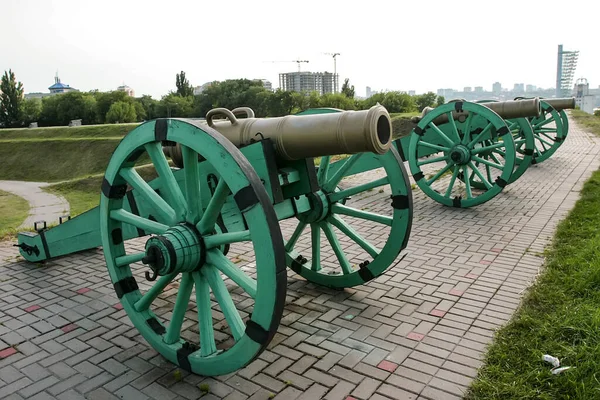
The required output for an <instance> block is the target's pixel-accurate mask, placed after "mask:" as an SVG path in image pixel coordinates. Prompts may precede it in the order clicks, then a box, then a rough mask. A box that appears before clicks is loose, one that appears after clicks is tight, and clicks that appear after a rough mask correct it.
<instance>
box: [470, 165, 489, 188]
mask: <svg viewBox="0 0 600 400" xmlns="http://www.w3.org/2000/svg"><path fill="white" fill-rule="evenodd" d="M469 167H471V169H472V170H473V173H474V174H475V175H477V176H478V177H479V179H481V182H483V184H484V185H485V187H486V188H488V189H491V188H492V184H491V183H490V182H488V180H487V179H485V177H484V176H483V174H482V173H481V171H479V169H478V168H477V167H476V166H474V165H473V162H471V161H469Z"/></svg>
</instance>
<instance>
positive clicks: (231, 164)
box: [99, 120, 286, 375]
mask: <svg viewBox="0 0 600 400" xmlns="http://www.w3.org/2000/svg"><path fill="white" fill-rule="evenodd" d="M155 124H156V122H155V121H151V122H147V123H145V124H142V125H140V126H139V127H138V128H136V129H135V130H134V131H132V132H131V133H130V134H129V135H127V136H126V137H125V138H124V139H123V141H122V142H121V143H120V144H119V146H118V147H117V149H116V150H115V152H114V154H113V156H112V157H111V160H110V162H109V165H108V167H107V170H106V174H105V179H106V180H107V181H108V182H109V184H111V185H113V186H114V185H120V184H124V183H125V182H127V181H126V178H131V176H130V175H128V174H127V173H124V174H123V173H122V172H123V171H124V170H125V171H126V170H127V169H128V168H131V165H130V164H131V163H130V162H129V161H128V160H129V159H130V158H131V156H132V154H133V153H134V152H135V151H136V150H137V149H140V148H146V149H148V148H150V149H156V148H157V147H156V144H157V143H160V142H158V141H157V140H156V139H155V133H154V131H155ZM166 139H167V140H169V141H173V142H176V143H180V144H181V145H182V146H183V149H184V154H186V152H187V153H188V156H186V157H185V158H184V163H185V160H187V162H188V163H191V164H192V165H191V166H190V165H189V164H188V165H184V167H187V168H195V167H196V165H197V163H198V161H197V160H198V156H197V155H198V154H199V155H200V156H201V157H203V158H204V159H205V160H206V161H204V162H202V163H200V164H205V165H210V168H207V167H199V169H198V177H199V184H198V186H197V187H196V185H195V184H193V185H188V186H189V187H190V188H191V190H192V191H193V193H195V192H196V190H199V192H200V196H199V199H194V196H193V195H189V194H187V191H186V190H185V188H186V182H190V181H191V180H193V179H192V178H194V177H195V176H196V173H195V172H194V173H190V174H186V173H185V172H184V171H185V169H186V168H184V169H183V170H180V171H176V172H175V173H172V174H170V173H169V172H168V171H166V170H164V160H162V159H161V156H162V155H161V154H158V153H157V152H156V151H154V150H151V152H153V154H152V157H151V158H152V160H153V163H155V165H157V164H158V165H162V167H159V169H161V168H162V176H160V184H161V185H162V186H164V187H166V188H170V189H172V191H169V190H160V191H159V193H160V196H161V198H162V199H163V200H164V201H165V202H167V203H168V205H169V207H170V208H172V209H173V210H176V213H175V221H170V218H172V217H171V215H162V214H161V213H159V212H157V211H158V210H156V207H157V206H158V202H157V201H156V199H155V198H154V197H155V196H154V194H150V192H148V191H147V190H144V191H141V192H140V196H141V198H140V201H139V204H140V207H141V209H142V211H141V212H140V217H139V218H140V219H142V220H147V221H150V220H149V219H148V215H150V213H152V215H154V216H155V218H156V220H157V223H158V224H164V225H166V226H167V227H168V229H167V231H166V233H164V234H163V235H162V236H164V238H165V239H164V240H167V241H168V242H169V243H171V246H173V247H174V250H175V253H176V255H177V262H176V263H168V264H167V266H168V268H167V267H164V266H163V268H158V267H157V271H159V272H160V277H159V279H157V280H156V281H153V282H151V285H152V287H151V289H150V290H148V291H146V292H145V293H142V291H140V290H139V288H138V289H136V288H135V287H129V289H127V288H128V286H120V285H123V282H127V281H126V279H128V278H129V279H131V277H135V279H137V280H140V279H143V277H142V276H140V273H139V270H137V269H136V270H134V269H132V267H131V264H127V261H133V260H137V259H139V250H138V252H137V253H136V252H133V253H129V252H128V251H126V249H125V247H124V244H123V243H122V242H115V241H114V240H113V232H114V231H115V230H117V229H123V227H124V226H126V225H127V224H125V223H123V222H122V221H121V220H120V219H119V218H113V217H112V216H114V215H116V214H115V212H119V211H120V210H124V202H123V200H122V199H118V198H108V197H106V196H105V195H102V196H101V199H100V206H99V222H100V223H99V225H100V236H101V239H102V247H103V251H104V256H105V259H106V263H107V267H108V271H109V275H110V278H111V281H112V282H113V284H116V286H117V287H125V288H126V289H125V293H124V294H123V296H122V297H121V303H122V304H123V307H124V309H125V311H126V312H127V314H128V316H129V317H130V319H131V321H132V322H133V324H134V326H135V327H136V328H137V329H138V330H139V332H140V334H141V335H142V336H143V337H144V338H145V339H146V341H147V342H148V343H149V344H150V345H151V346H152V347H153V348H154V349H155V350H156V351H158V352H159V353H161V354H162V355H163V356H164V357H165V358H167V359H168V360H170V361H171V362H173V363H175V364H178V365H180V366H181V367H182V368H187V367H189V368H190V370H191V372H194V373H197V374H202V375H222V374H226V373H230V372H233V371H235V370H237V369H240V368H242V367H243V366H244V365H247V364H248V363H249V362H251V361H252V360H253V359H254V358H256V357H257V356H258V355H259V354H260V352H261V351H262V350H263V349H264V348H265V347H266V345H267V344H268V342H269V341H270V339H271V338H272V337H273V335H274V333H275V331H276V329H277V326H278V324H279V320H280V319H281V315H282V312H283V305H284V303H285V280H286V274H285V253H284V249H283V239H282V237H281V232H280V230H279V226H278V223H277V217H276V214H275V212H274V210H273V207H272V204H271V200H270V199H269V197H268V194H267V193H266V191H265V189H264V186H263V184H262V183H261V181H260V178H259V177H258V175H257V174H256V173H255V172H254V169H253V168H252V167H251V165H250V164H249V163H248V161H247V160H246V159H245V158H244V156H243V155H242V153H241V152H240V151H239V150H238V149H236V148H235V147H233V145H231V143H230V142H228V141H226V140H225V139H224V138H223V137H222V136H221V135H219V134H218V133H216V132H215V131H213V130H211V129H209V128H206V127H203V128H200V127H199V126H196V125H195V124H194V123H193V121H189V120H168V122H167V138H166ZM186 148H187V149H186ZM162 157H164V156H162ZM210 171H214V172H215V173H216V174H217V175H218V183H217V187H216V188H213V190H212V191H211V187H210V185H209V181H208V180H207V179H203V178H206V177H207V172H210ZM134 179H135V178H134ZM176 186H178V187H180V188H181V190H178V189H174V188H175V187H176ZM214 189H216V190H214ZM240 191H242V192H240ZM165 192H169V195H165V194H164V193H165ZM153 193H155V192H153ZM240 193H243V196H244V199H245V200H239V201H242V203H239V204H249V205H251V206H250V207H248V208H245V209H243V210H238V212H239V213H241V214H243V217H244V220H245V221H246V223H247V225H248V227H247V228H246V229H247V232H245V233H240V232H236V231H229V232H223V231H221V230H220V229H218V227H217V226H215V224H216V223H217V218H216V217H217V216H218V215H219V214H221V213H220V212H219V211H220V209H221V208H222V207H224V205H225V204H231V201H232V200H231V199H232V197H233V194H238V197H239V195H240ZM190 199H192V200H191V201H189V200H190ZM144 200H145V201H144ZM190 207H199V208H200V209H198V210H190ZM163 214H164V213H163ZM190 216H191V220H192V221H195V220H198V222H197V223H196V225H197V226H198V227H199V228H200V230H201V231H203V232H204V233H203V234H202V235H203V236H206V237H207V238H208V237H211V239H208V240H207V242H208V244H209V248H208V249H207V250H202V249H203V248H202V247H201V246H199V245H197V244H196V243H197V242H198V241H199V240H201V239H200V238H199V237H198V234H197V233H195V232H196V231H195V227H194V226H193V225H189V224H188V225H186V220H187V219H190ZM129 222H131V223H134V224H137V225H143V226H144V227H146V226H147V225H148V224H147V223H144V224H141V223H139V220H135V221H134V220H129ZM154 240H157V239H154ZM211 241H212V242H211ZM237 242H244V243H247V245H249V246H251V247H252V248H253V249H254V253H255V256H256V264H257V270H256V276H253V277H250V276H249V275H246V273H245V272H243V271H242V270H240V269H239V268H237V266H236V265H235V264H234V263H232V262H231V260H229V259H228V258H227V256H225V255H224V254H223V253H222V250H221V249H222V245H223V244H225V243H237ZM146 247H147V251H146V255H147V256H148V257H150V256H153V257H154V259H155V260H156V259H158V258H160V257H158V256H156V255H155V254H154V253H153V251H156V252H158V253H159V254H161V255H162V256H161V257H163V258H162V259H164V260H167V259H168V257H169V253H168V252H169V250H168V247H169V246H166V248H165V249H163V248H162V247H161V246H159V245H156V244H155V243H153V242H151V240H150V239H149V241H148V243H147V246H146ZM150 248H152V249H155V250H153V251H150ZM199 252H200V253H199ZM157 257H158V258H157ZM198 257H201V258H202V259H204V260H205V261H204V263H202V262H200V263H199V262H198ZM167 261H168V260H167ZM165 262H166V261H165ZM203 265H206V271H204V269H203V268H202V266H203ZM169 268H172V269H174V271H173V272H169ZM216 271H220V273H223V275H224V276H225V277H226V278H229V279H231V280H232V282H233V283H234V284H237V285H239V286H240V287H241V288H242V290H243V291H244V292H245V293H246V295H247V296H248V297H249V298H250V299H253V301H254V306H253V307H251V308H252V317H251V321H253V324H255V325H253V327H255V329H258V331H253V332H252V333H250V334H248V331H247V330H246V326H245V322H242V319H241V317H240V314H239V312H238V311H237V310H236V309H235V305H234V302H233V301H232V299H231V296H230V294H229V293H228V291H227V290H226V289H225V285H224V283H223V281H222V279H221V277H220V273H217V272H216ZM124 280H125V281H124ZM176 280H180V287H179V291H178V296H177V300H176V304H175V308H174V310H173V312H172V313H167V314H166V315H169V319H168V320H164V319H163V318H162V317H158V316H157V315H155V314H154V312H153V308H154V306H153V301H154V300H155V299H156V298H157V296H158V295H159V294H160V293H161V292H162V291H163V290H165V287H166V286H167V285H168V284H169V283H170V282H173V281H176ZM194 286H196V287H197V293H196V296H195V298H192V297H191V293H192V289H193V287H194ZM208 289H210V290H212V291H213V293H214V294H215V298H216V300H217V302H218V304H219V306H220V307H221V310H224V314H225V317H226V320H227V322H228V323H229V324H230V328H231V331H232V332H233V340H232V342H231V343H221V344H219V343H215V335H214V333H213V332H211V330H214V327H213V326H212V320H209V319H207V318H206V317H202V316H199V317H200V318H199V322H198V323H199V330H200V332H201V333H200V334H199V337H198V339H197V341H196V342H195V344H196V345H198V344H199V345H200V346H201V348H200V349H198V348H197V347H193V346H192V347H186V345H185V342H184V341H183V339H182V338H181V337H180V336H181V335H180V333H181V327H182V322H183V320H184V315H185V312H186V311H187V309H188V303H189V301H190V300H192V301H194V300H195V301H196V302H197V304H196V305H197V307H198V310H203V311H204V312H209V310H210V303H209V298H210V297H209V296H208V293H209V290H208ZM149 321H151V322H149ZM261 331H262V332H264V334H261V333H260V332H261ZM256 332H258V335H257V334H256ZM257 341H258V342H257ZM223 346H225V348H223ZM223 350H226V351H223ZM182 352H183V353H182ZM178 353H179V354H178Z"/></svg>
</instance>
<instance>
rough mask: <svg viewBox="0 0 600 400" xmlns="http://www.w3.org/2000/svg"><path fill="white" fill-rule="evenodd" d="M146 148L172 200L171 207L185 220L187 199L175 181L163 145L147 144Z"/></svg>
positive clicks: (156, 143) (167, 194)
mask: <svg viewBox="0 0 600 400" xmlns="http://www.w3.org/2000/svg"><path fill="white" fill-rule="evenodd" d="M144 147H145V148H146V151H147V152H148V155H149V156H150V159H151V160H152V163H153V164H154V168H156V172H158V176H159V179H160V182H161V183H162V185H163V187H164V189H165V192H166V194H165V196H167V197H168V198H170V199H171V200H172V201H171V205H172V206H173V208H174V209H175V211H176V212H177V216H178V217H179V218H181V219H184V218H185V215H186V213H187V211H186V203H185V197H184V196H183V193H182V192H181V188H180V187H179V184H178V183H177V181H176V180H175V176H174V175H173V171H172V170H171V166H170V165H169V162H168V161H167V157H165V154H164V153H163V150H162V144H161V143H160V142H151V143H147V144H146V145H145V146H144Z"/></svg>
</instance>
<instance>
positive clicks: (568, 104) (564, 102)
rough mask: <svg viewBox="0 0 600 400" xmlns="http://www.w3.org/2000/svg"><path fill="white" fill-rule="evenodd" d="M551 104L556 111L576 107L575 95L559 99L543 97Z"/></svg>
mask: <svg viewBox="0 0 600 400" xmlns="http://www.w3.org/2000/svg"><path fill="white" fill-rule="evenodd" d="M542 100H543V101H545V102H546V103H548V104H550V105H551V106H552V107H554V109H555V110H556V111H562V110H567V109H573V108H575V97H565V98H559V99H542Z"/></svg>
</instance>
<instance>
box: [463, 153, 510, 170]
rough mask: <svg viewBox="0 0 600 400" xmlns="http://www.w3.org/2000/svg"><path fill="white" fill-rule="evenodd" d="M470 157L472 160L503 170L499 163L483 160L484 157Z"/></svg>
mask: <svg viewBox="0 0 600 400" xmlns="http://www.w3.org/2000/svg"><path fill="white" fill-rule="evenodd" d="M471 159H472V160H474V161H477V162H480V163H481V164H483V165H489V166H490V167H493V168H496V169H499V170H500V171H504V167H503V166H502V165H500V164H496V163H493V162H491V161H488V160H485V159H483V158H480V157H477V156H473V157H472V158H471Z"/></svg>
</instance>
